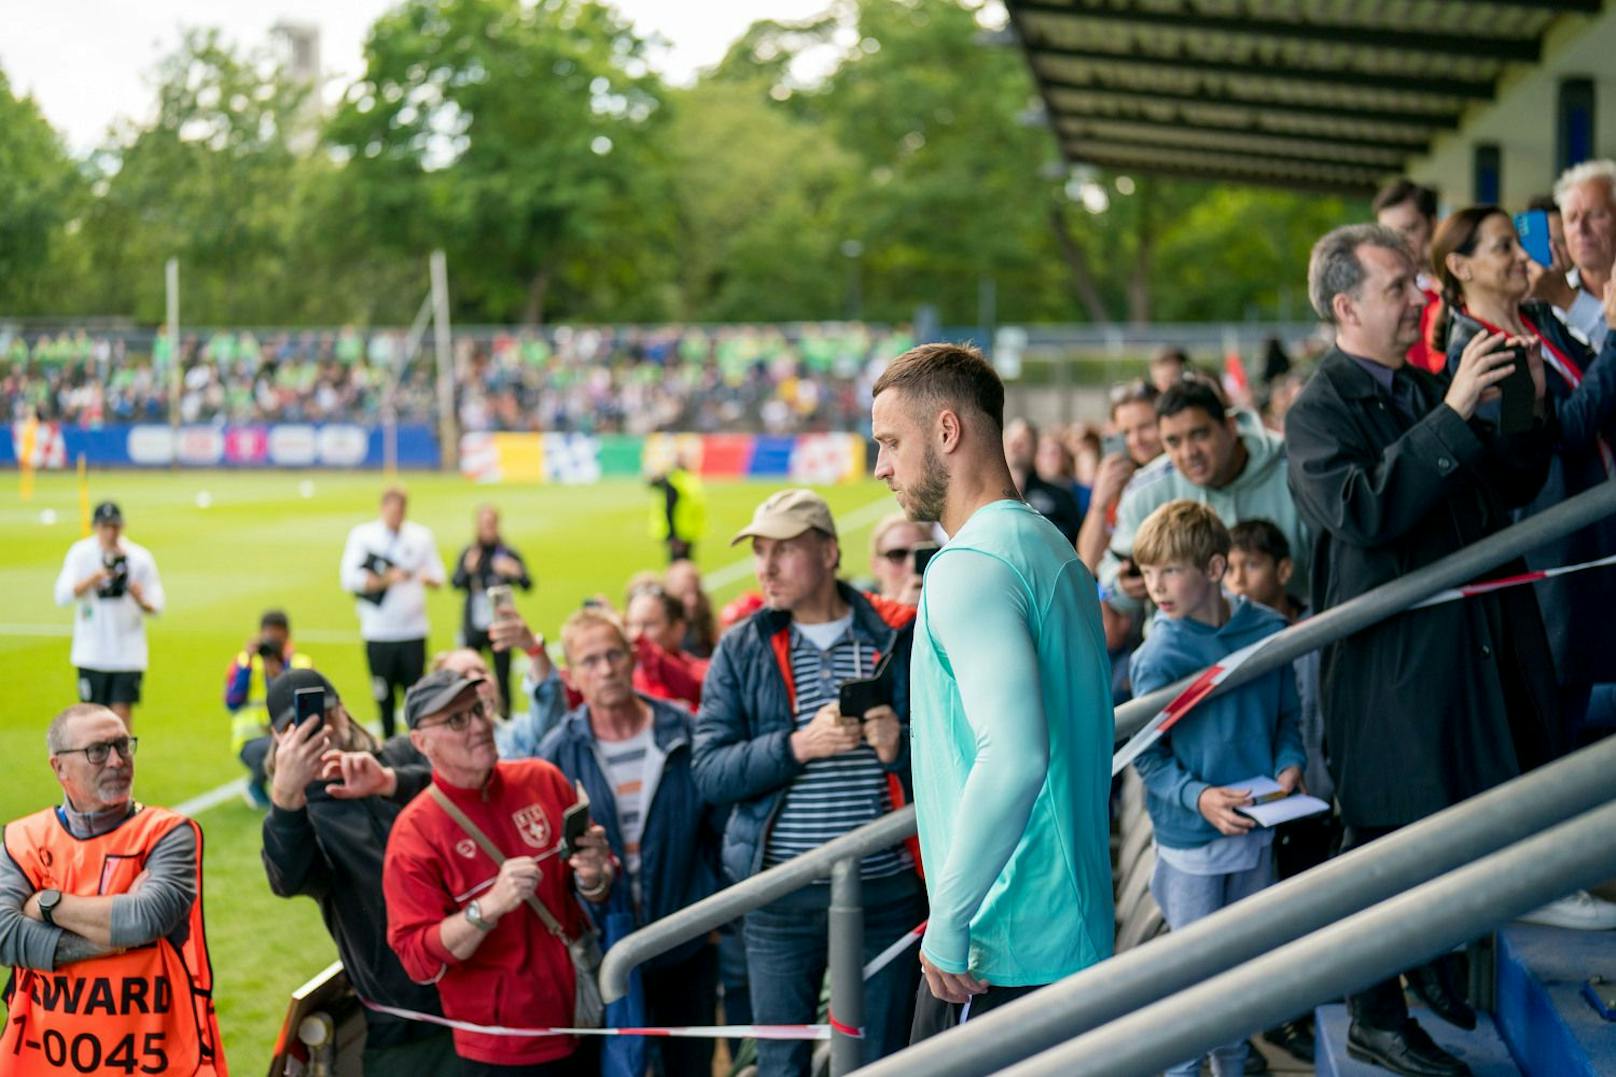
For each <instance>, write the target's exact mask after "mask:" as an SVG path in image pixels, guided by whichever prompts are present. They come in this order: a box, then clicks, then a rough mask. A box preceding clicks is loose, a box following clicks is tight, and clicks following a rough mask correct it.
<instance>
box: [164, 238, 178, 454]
mask: <svg viewBox="0 0 1616 1077" xmlns="http://www.w3.org/2000/svg"><path fill="white" fill-rule="evenodd" d="M163 281H164V287H165V289H166V290H167V293H168V325H167V327H166V328H165V330H164V331H165V332H166V333H167V334H168V429H169V433H170V435H171V437H170V450H171V452H172V455H171V456H170V457H169V467H170V468H178V467H179V463H180V452H179V450H180V389H181V381H180V260H179V259H178V258H170V259H169V260H168V262H167V264H165V265H164V266H163Z"/></svg>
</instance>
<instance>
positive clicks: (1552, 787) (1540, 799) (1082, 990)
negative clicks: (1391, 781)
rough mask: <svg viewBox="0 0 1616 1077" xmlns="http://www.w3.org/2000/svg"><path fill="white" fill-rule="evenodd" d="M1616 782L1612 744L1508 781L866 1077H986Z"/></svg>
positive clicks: (1505, 840) (1559, 814)
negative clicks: (909, 1076) (922, 1076)
mask: <svg viewBox="0 0 1616 1077" xmlns="http://www.w3.org/2000/svg"><path fill="white" fill-rule="evenodd" d="M1613 772H1616V739H1611V740H1606V741H1602V742H1600V743H1599V744H1596V745H1593V746H1592V747H1589V748H1584V749H1583V750H1582V751H1579V752H1576V753H1574V754H1573V755H1570V756H1567V757H1566V758H1565V759H1562V760H1559V761H1558V762H1555V763H1553V764H1551V765H1549V766H1546V767H1542V768H1539V769H1538V770H1535V771H1533V772H1532V773H1530V774H1527V775H1524V776H1523V777H1520V778H1516V779H1514V780H1513V781H1509V782H1505V783H1504V784H1503V785H1500V786H1498V787H1497V788H1495V789H1491V790H1488V791H1487V792H1485V793H1483V794H1481V795H1480V796H1477V797H1473V798H1471V799H1470V800H1467V801H1465V802H1464V803H1462V804H1458V805H1455V806H1454V807H1451V808H1447V809H1445V810H1443V811H1440V812H1438V813H1437V814H1435V815H1433V816H1431V817H1429V818H1427V819H1422V820H1420V821H1419V822H1418V823H1414V824H1413V825H1411V826H1406V827H1404V828H1402V829H1401V830H1398V831H1397V832H1396V833H1394V834H1389V835H1387V836H1386V837H1384V838H1382V839H1380V840H1379V841H1376V842H1375V843H1373V844H1372V845H1367V846H1365V847H1363V848H1361V849H1355V850H1353V851H1352V852H1350V853H1347V854H1346V855H1344V856H1339V857H1336V858H1335V859H1333V860H1330V861H1328V862H1326V863H1324V864H1321V865H1320V866H1318V867H1316V868H1314V869H1313V870H1311V871H1308V872H1306V873H1304V874H1302V875H1299V876H1297V877H1296V878H1293V879H1287V880H1286V881H1284V882H1282V883H1279V884H1278V885H1276V886H1272V887H1269V888H1268V889H1267V890H1264V891H1262V892H1261V893H1259V894H1255V895H1253V896H1252V897H1249V898H1247V899H1246V900H1244V901H1242V902H1240V903H1239V904H1238V905H1235V906H1232V907H1231V908H1228V909H1224V910H1221V911H1219V912H1217V913H1215V914H1213V915H1212V916H1209V917H1207V918H1206V919H1204V920H1198V921H1196V922H1195V923H1193V924H1191V925H1189V926H1188V927H1187V928H1185V929H1184V930H1182V931H1175V932H1173V933H1172V934H1170V935H1167V936H1166V937H1164V938H1160V939H1156V940H1154V941H1153V942H1151V944H1150V945H1149V946H1141V947H1138V948H1136V949H1133V950H1129V951H1127V952H1126V953H1123V954H1119V955H1118V956H1116V957H1114V958H1112V959H1110V960H1109V961H1103V962H1101V963H1100V964H1098V965H1093V966H1091V967H1089V968H1087V969H1085V970H1083V971H1082V972H1079V973H1077V974H1076V975H1074V976H1069V977H1067V978H1066V979H1064V980H1062V981H1060V982H1059V983H1057V984H1055V985H1054V986H1052V987H1048V988H1045V989H1044V990H1042V991H1038V992H1036V993H1034V994H1032V995H1030V996H1028V997H1027V998H1024V999H1017V1000H1016V1001H1015V1002H1012V1003H1010V1004H1008V1005H1005V1006H1001V1007H999V1008H998V1009H996V1010H993V1011H992V1012H990V1013H986V1014H983V1015H982V1016H981V1017H978V1018H975V1019H974V1020H972V1021H970V1022H968V1023H966V1024H964V1025H961V1026H960V1027H958V1028H955V1029H950V1030H949V1031H947V1032H944V1033H943V1034H941V1035H939V1036H934V1037H932V1038H931V1039H929V1040H926V1041H925V1042H923V1043H920V1044H917V1045H916V1046H914V1047H911V1048H909V1049H908V1050H906V1051H902V1052H900V1053H898V1054H896V1055H893V1056H891V1057H889V1058H886V1059H883V1060H882V1061H880V1062H878V1063H876V1064H875V1065H873V1066H871V1067H869V1068H868V1069H866V1070H864V1071H863V1072H864V1073H867V1074H870V1075H871V1077H898V1075H900V1074H911V1073H924V1074H927V1075H928V1077H964V1075H967V1074H980V1073H992V1072H994V1071H995V1070H998V1069H1001V1068H1002V1067H1004V1066H1008V1065H1010V1064H1011V1063H1013V1062H1015V1061H1017V1060H1018V1059H1022V1058H1026V1057H1028V1056H1029V1055H1030V1054H1033V1053H1035V1052H1037V1051H1041V1050H1044V1049H1045V1048H1048V1047H1053V1046H1055V1045H1056V1044H1060V1043H1064V1042H1065V1041H1067V1040H1070V1039H1072V1038H1073V1037H1074V1036H1079V1035H1081V1034H1083V1033H1085V1032H1088V1031H1089V1030H1090V1029H1093V1028H1097V1027H1099V1026H1101V1025H1103V1024H1105V1023H1106V1022H1107V1021H1111V1020H1115V1019H1116V1018H1119V1017H1121V1016H1123V1015H1124V1014H1127V1013H1130V1012H1132V1011H1133V1010H1136V1009H1138V1008H1140V1007H1141V1006H1148V1005H1149V1004H1151V1003H1152V1002H1155V1001H1156V1000H1158V999H1161V998H1164V997H1166V996H1167V995H1170V994H1172V993H1173V992H1174V991H1179V990H1182V989H1184V988H1186V987H1191V986H1193V985H1195V984H1198V983H1200V982H1201V981H1203V980H1206V979H1207V978H1209V977H1211V976H1215V975H1217V974H1218V973H1220V972H1222V971H1223V970H1225V969H1228V968H1231V967H1233V966H1234V965H1237V964H1239V963H1240V962H1242V961H1248V960H1250V959H1252V958H1255V957H1259V956H1261V955H1262V954H1265V953H1267V952H1269V951H1271V950H1273V949H1274V948H1275V947H1277V946H1281V945H1283V944H1285V943H1287V942H1290V941H1291V940H1292V939H1296V938H1300V937H1301V936H1303V935H1305V934H1307V933H1308V932H1310V931H1316V930H1317V929H1319V928H1321V927H1325V926H1327V925H1329V924H1331V923H1334V922H1335V921H1337V920H1339V919H1341V918H1342V917H1345V916H1348V915H1350V914H1351V913H1353V912H1355V911H1357V910H1359V909H1362V908H1364V907H1366V906H1368V905H1370V904H1372V903H1374V902H1377V901H1382V900H1385V899H1386V898H1388V897H1391V896H1393V895H1395V894H1398V893H1400V892H1402V891H1404V890H1407V889H1408V888H1409V887H1411V886H1416V885H1418V884H1420V883H1422V882H1425V881H1426V880H1428V879H1431V878H1434V877H1435V876H1437V875H1439V874H1441V873H1442V872H1444V871H1449V870H1452V869H1454V868H1456V867H1459V866H1461V865H1463V864H1466V863H1468V862H1470V861H1472V860H1475V859H1476V858H1478V857H1480V856H1484V855H1486V854H1488V853H1490V852H1493V851H1494V850H1497V849H1501V848H1503V847H1504V846H1506V845H1509V844H1510V843H1512V842H1515V841H1519V840H1521V839H1523V838H1529V837H1531V836H1533V835H1535V834H1538V833H1540V832H1542V831H1543V830H1545V829H1547V828H1548V827H1550V826H1553V825H1554V824H1556V823H1558V822H1561V821H1562V820H1564V819H1568V818H1571V817H1572V816H1575V815H1577V814H1578V813H1579V812H1584V811H1587V810H1588V809H1590V808H1593V807H1596V806H1598V805H1600V804H1603V803H1604V802H1605V801H1606V800H1608V799H1609V797H1610V795H1611V794H1610V775H1611V774H1612V773H1613ZM1611 874H1612V875H1616V871H1612V872H1611ZM1296 1009H1297V1010H1300V1009H1301V1007H1296ZM1293 1013H1294V1011H1293ZM1292 1015H1293V1014H1287V1015H1286V1016H1287V1017H1289V1016H1292ZM1185 1057H1188V1056H1185Z"/></svg>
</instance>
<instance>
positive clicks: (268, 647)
mask: <svg viewBox="0 0 1616 1077" xmlns="http://www.w3.org/2000/svg"><path fill="white" fill-rule="evenodd" d="M258 657H259V658H263V659H266V660H268V659H271V658H273V659H277V660H278V659H280V658H281V657H283V654H282V651H281V647H280V645H279V644H278V643H276V642H275V641H274V640H268V639H261V640H259V641H258Z"/></svg>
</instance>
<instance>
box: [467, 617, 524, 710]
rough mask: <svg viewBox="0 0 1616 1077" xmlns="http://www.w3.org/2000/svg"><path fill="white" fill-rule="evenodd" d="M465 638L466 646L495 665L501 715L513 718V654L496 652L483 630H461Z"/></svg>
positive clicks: (468, 628)
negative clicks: (488, 658)
mask: <svg viewBox="0 0 1616 1077" xmlns="http://www.w3.org/2000/svg"><path fill="white" fill-rule="evenodd" d="M460 634H461V635H462V636H464V637H465V640H466V646H467V647H470V648H471V649H472V650H474V651H477V652H480V653H482V654H486V655H488V656H489V657H490V659H491V660H492V661H493V663H494V679H495V680H496V681H498V682H499V705H500V710H501V713H502V714H503V715H504V716H505V717H506V718H509V717H510V716H511V652H510V651H509V650H504V651H496V650H494V641H493V640H491V639H489V638H488V633H487V632H484V631H482V630H481V629H476V628H471V627H469V626H468V627H466V628H463V629H461V633H460Z"/></svg>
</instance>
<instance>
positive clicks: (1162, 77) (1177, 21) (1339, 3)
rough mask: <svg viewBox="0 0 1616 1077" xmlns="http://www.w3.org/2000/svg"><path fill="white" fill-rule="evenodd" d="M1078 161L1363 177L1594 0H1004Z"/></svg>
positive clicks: (1245, 176) (1483, 94) (1389, 169)
mask: <svg viewBox="0 0 1616 1077" xmlns="http://www.w3.org/2000/svg"><path fill="white" fill-rule="evenodd" d="M1006 6H1007V8H1008V10H1009V12H1010V18H1011V23H1012V26H1013V28H1014V30H1015V32H1016V36H1017V37H1018V39H1019V41H1020V43H1021V46H1022V48H1023V49H1024V50H1025V52H1026V55H1027V61H1028V63H1029V64H1030V65H1031V67H1032V71H1033V76H1034V77H1035V79H1036V80H1037V82H1038V88H1039V92H1040V93H1041V94H1042V95H1043V99H1044V104H1045V107H1046V109H1047V111H1048V117H1049V123H1050V126H1051V128H1052V129H1053V130H1054V132H1055V137H1056V139H1057V140H1058V141H1059V143H1060V147H1061V152H1062V153H1063V154H1064V155H1065V157H1066V159H1067V160H1068V161H1070V162H1071V163H1073V164H1091V165H1096V166H1100V167H1104V168H1110V169H1127V170H1131V171H1136V172H1142V173H1161V174H1169V175H1180V176H1186V177H1192V178H1196V179H1212V180H1223V181H1229V182H1240V183H1258V184H1267V185H1273V186H1281V187H1292V188H1305V189H1317V190H1333V191H1343V192H1348V193H1354V194H1363V193H1367V192H1369V191H1372V190H1373V189H1374V188H1375V187H1376V186H1378V185H1379V183H1380V182H1381V181H1383V180H1384V179H1385V178H1386V177H1388V176H1391V175H1394V174H1397V173H1398V172H1401V171H1402V170H1403V169H1404V168H1405V166H1406V164H1407V162H1408V161H1409V160H1410V159H1412V158H1416V157H1419V156H1421V155H1423V154H1425V153H1426V152H1427V151H1428V150H1429V149H1430V146H1431V142H1432V140H1433V139H1434V138H1436V137H1437V136H1438V135H1439V134H1442V133H1443V132H1446V131H1452V130H1457V129H1458V127H1459V124H1460V120H1461V117H1462V115H1463V113H1464V111H1465V110H1466V109H1467V108H1468V107H1470V106H1472V105H1475V104H1478V103H1484V102H1488V101H1491V100H1492V98H1493V96H1494V92H1495V89H1496V87H1497V85H1498V81H1499V79H1500V77H1501V76H1502V75H1503V74H1504V72H1505V71H1506V69H1508V68H1509V67H1510V66H1511V65H1513V64H1528V65H1531V64H1536V63H1538V62H1539V61H1540V59H1541V54H1542V48H1543V36H1544V33H1545V31H1546V30H1547V29H1548V27H1549V25H1550V24H1551V23H1552V22H1553V21H1554V20H1555V19H1556V18H1557V17H1558V16H1559V15H1561V14H1564V13H1566V12H1579V13H1596V12H1598V11H1599V10H1600V9H1601V7H1602V0H1569V2H1566V0H1561V2H1555V3H1549V2H1546V0H1006Z"/></svg>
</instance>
